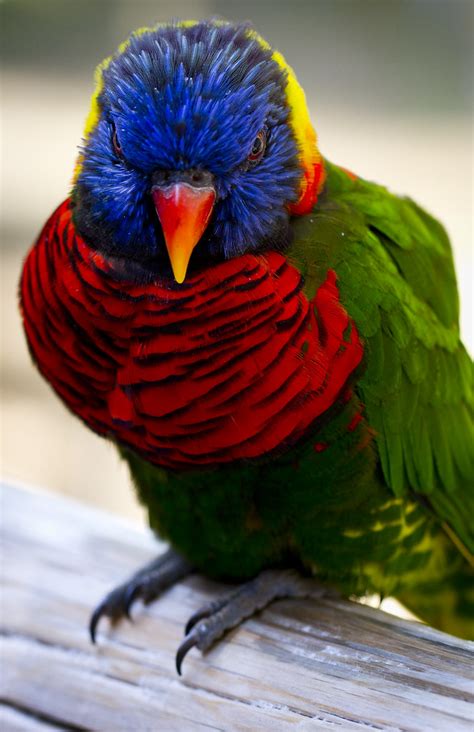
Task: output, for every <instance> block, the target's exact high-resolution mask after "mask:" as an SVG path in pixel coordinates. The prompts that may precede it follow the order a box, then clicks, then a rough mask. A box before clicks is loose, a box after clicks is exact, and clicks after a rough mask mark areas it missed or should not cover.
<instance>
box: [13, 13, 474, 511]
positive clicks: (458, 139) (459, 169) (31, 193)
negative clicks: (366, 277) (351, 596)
mask: <svg viewBox="0 0 474 732" xmlns="http://www.w3.org/2000/svg"><path fill="white" fill-rule="evenodd" d="M472 8H473V4H472V3H471V2H470V0H444V1H437V0H407V1H403V0H385V1H383V0H325V1H324V2H321V1H320V0H308V1H307V2H305V1H304V0H285V1H282V0H273V1H270V0H269V1H268V2H265V1H264V0H263V1H262V0H260V1H259V0H253V1H252V2H246V1H245V0H240V1H237V0H192V1H189V2H188V1H187V0H173V2H168V1H166V0H154V1H153V2H151V1H149V2H148V1H145V0H108V1H107V0H81V1H80V2H78V1H76V2H74V1H73V0H42V2H39V1H38V0H3V2H1V0H0V12H1V14H2V28H3V31H2V35H3V41H2V49H1V53H2V67H3V82H2V97H3V99H2V102H3V104H2V134H1V142H2V271H1V278H2V280H1V297H2V310H1V317H2V325H1V339H2V341H1V351H2V361H3V364H2V368H3V370H2V380H1V389H2V394H1V398H2V423H1V428H2V435H1V462H2V472H3V475H4V477H6V478H8V479H14V480H19V481H22V482H26V483H30V484H35V485H40V486H43V487H45V488H48V489H49V490H53V491H59V492H62V493H65V494H69V495H73V496H76V497H78V498H80V499H81V500H85V501H88V502H91V503H94V504H96V505H99V506H102V507H105V508H107V509H110V510H112V511H114V512H117V513H120V514H123V515H126V516H128V517H129V518H131V519H133V520H136V521H142V522H143V521H144V520H145V519H144V514H143V512H142V511H141V509H140V508H139V507H138V505H137V503H136V501H135V497H134V495H133V491H132V489H131V487H130V484H129V480H128V475H127V471H126V468H125V466H124V465H123V464H122V463H121V462H120V461H119V459H118V457H117V455H116V453H115V450H114V449H113V447H112V446H111V445H109V444H108V443H106V442H105V441H103V440H101V439H100V438H99V437H96V436H95V435H93V434H92V433H90V432H89V431H88V430H87V429H85V428H84V427H83V425H82V424H81V423H80V422H79V421H77V420H76V419H75V418H74V417H72V416H71V415H70V414H69V413H68V412H67V411H66V409H65V408H64V407H63V406H62V404H61V403H60V402H59V400H58V399H57V397H56V396H54V395H53V393H52V392H51V391H50V389H49V388H48V386H47V385H46V384H45V383H44V382H43V381H42V379H41V378H40V377H39V375H38V374H37V373H36V371H35V370H34V368H33V367H32V365H31V362H30V359H29V356H28V354H27V350H26V347H25V343H24V339H23V334H22V331H21V325H20V319H19V315H18V309H17V283H18V278H19V273H20V268H21V263H22V258H23V257H24V255H25V253H26V251H27V249H28V248H29V246H30V245H31V243H32V242H33V240H34V238H35V237H36V235H37V233H38V231H39V229H40V228H41V226H42V225H43V223H44V222H45V220H46V218H47V217H48V216H49V215H50V213H51V212H52V210H53V209H54V208H55V207H56V206H57V205H58V203H59V202H60V201H61V200H63V199H64V198H65V197H66V196H67V194H68V192H69V187H70V180H71V173H72V169H73V165H74V160H75V156H76V146H77V144H78V143H79V142H80V139H81V133H82V129H83V124H84V119H85V116H86V114H87V111H88V105H89V96H90V94H91V91H92V89H93V81H92V79H93V71H94V67H95V66H96V64H97V63H99V62H100V61H101V60H102V58H104V57H105V56H107V55H109V54H110V53H112V52H113V51H114V50H115V48H116V47H117V45H118V44H119V43H120V42H121V41H122V40H123V39H124V38H125V37H126V36H127V35H128V34H129V32H130V31H132V30H134V29H135V28H137V27H139V26H144V25H153V24H154V23H155V22H157V21H165V20H169V19H170V18H173V17H175V18H202V17H207V16H210V15H219V16H223V17H224V18H226V19H229V20H252V21H253V23H254V25H255V26H256V28H257V29H258V30H259V31H260V33H261V34H262V35H263V36H264V37H265V38H266V39H267V40H268V41H269V42H270V43H271V44H272V45H273V46H275V47H277V48H278V49H279V50H280V51H282V52H283V54H284V55H285V57H286V58H287V60H288V61H289V63H290V64H291V65H292V66H293V67H294V69H295V70H296V72H297V75H298V77H299V79H300V81H301V83H302V85H303V87H304V88H305V90H306V94H307V97H308V101H309V107H310V110H311V113H312V118H313V122H314V124H315V127H316V130H317V132H318V135H319V140H320V147H321V150H322V152H323V154H324V155H325V156H326V157H328V158H329V159H331V160H333V161H334V162H337V163H341V164H343V165H344V166H346V167H348V168H350V169H351V170H353V171H355V172H357V173H358V174H359V175H361V176H363V177H366V178H369V179H372V180H376V181H378V182H380V183H384V184H386V185H387V186H389V187H390V188H391V189H392V190H394V191H396V192H400V193H405V194H409V195H410V196H412V197H413V198H415V199H416V200H417V201H418V202H419V203H420V204H421V205H422V206H424V207H425V208H427V209H428V210H429V211H431V212H432V213H434V214H435V215H436V216H437V217H438V218H440V219H441V221H443V222H444V224H445V225H446V227H447V229H448V232H449V234H450V236H451V238H452V242H453V246H454V252H455V258H456V266H457V272H458V277H459V281H460V289H461V298H462V303H463V319H462V331H463V336H464V339H465V341H466V342H467V343H468V345H469V347H470V350H471V353H472V352H473V351H474V332H473V319H472V313H473V296H472V280H473V251H472V192H473V191H472V176H473V170H472V168H473V140H472V61H473V59H472V45H471V44H472V40H471V39H472V31H473V24H472V21H473V17H472Z"/></svg>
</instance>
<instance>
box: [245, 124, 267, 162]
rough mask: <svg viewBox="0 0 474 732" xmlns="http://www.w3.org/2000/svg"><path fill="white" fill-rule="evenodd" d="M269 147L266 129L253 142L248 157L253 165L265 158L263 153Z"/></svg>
mask: <svg viewBox="0 0 474 732" xmlns="http://www.w3.org/2000/svg"><path fill="white" fill-rule="evenodd" d="M266 146H267V131H266V129H265V128H263V129H262V130H260V132H259V133H258V135H257V137H256V138H255V140H254V141H253V145H252V149H251V150H250V153H249V155H248V158H247V159H248V160H249V162H251V163H258V162H259V161H260V160H261V159H262V158H263V153H264V152H265V148H266Z"/></svg>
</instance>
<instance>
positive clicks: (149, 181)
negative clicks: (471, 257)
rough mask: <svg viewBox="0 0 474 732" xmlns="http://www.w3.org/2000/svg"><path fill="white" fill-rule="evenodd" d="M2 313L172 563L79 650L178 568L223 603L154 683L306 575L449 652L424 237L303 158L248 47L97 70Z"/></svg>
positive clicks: (143, 36) (265, 59) (461, 577)
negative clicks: (98, 446)
mask: <svg viewBox="0 0 474 732" xmlns="http://www.w3.org/2000/svg"><path fill="white" fill-rule="evenodd" d="M21 309H22V313H23V319H24V327H25V331H26V336H27V339H28V343H29V347H30V350H31V354H32V357H33V359H34V361H35V362H36V365H37V366H38V368H39V370H40V371H41V373H42V374H43V376H44V377H45V378H46V379H47V380H48V381H49V382H50V384H51V385H52V387H53V389H54V390H55V391H56V392H57V394H58V395H59V396H60V398H61V399H62V400H63V401H64V402H65V403H66V405H67V406H68V407H69V409H70V410H71V411H72V412H73V413H74V414H76V415H77V416H78V417H80V418H81V419H82V420H83V421H84V422H85V423H86V424H87V425H88V426H89V427H90V428H91V429H93V430H94V431H95V432H97V433H99V434H100V435H103V436H105V437H108V438H109V439H112V440H113V441H114V442H115V443H116V444H117V446H118V449H119V450H120V453H121V454H122V456H123V457H124V459H125V460H126V461H127V462H128V464H129V466H130V470H131V474H132V478H133V481H134V483H135V485H136V488H137V491H138V495H139V497H140V499H141V501H143V502H144V504H145V505H146V506H147V508H148V511H149V516H150V523H151V526H152V527H153V529H155V530H156V532H157V533H158V534H159V535H160V536H162V537H164V538H166V539H167V540H168V541H169V542H170V545H171V547H172V549H170V551H169V552H167V553H166V554H165V555H164V556H162V557H160V558H158V559H157V560H156V561H155V562H152V563H151V564H150V565H148V566H147V567H145V568H144V569H142V570H140V571H139V572H137V573H136V574H135V575H134V576H133V577H132V578H131V579H130V581H129V582H127V583H125V584H124V585H122V586H121V587H119V588H117V589H116V590H114V591H113V592H111V593H110V594H109V595H108V596H107V597H106V598H105V600H103V602H102V603H101V604H100V605H99V606H98V608H97V609H96V611H95V613H94V614H93V616H92V620H91V634H92V638H93V639H94V637H95V633H96V626H97V623H98V621H99V619H100V618H101V616H103V615H105V616H108V617H110V618H111V619H112V620H117V619H119V618H120V617H122V616H123V615H126V614H128V611H129V608H130V605H131V603H132V602H133V600H134V599H135V598H137V597H140V598H142V599H143V600H144V601H145V602H149V601H151V600H152V599H154V598H155V597H156V596H157V595H158V594H159V592H160V591H162V590H163V589H164V588H166V587H167V586H169V585H171V584H172V583H173V582H174V581H176V580H177V579H179V578H181V577H183V576H184V575H186V574H187V573H189V572H191V571H200V572H203V573H206V574H208V575H210V576H213V577H215V578H222V579H225V580H235V581H242V582H244V584H243V585H242V586H241V587H240V588H239V589H237V590H236V591H235V592H234V593H233V594H232V595H231V596H229V597H226V598H223V599H221V600H218V601H215V602H213V603H211V604H210V605H208V606H206V607H204V608H202V609H201V610H200V611H199V612H198V613H196V614H195V615H194V616H193V617H192V618H191V619H190V622H189V623H188V627H187V629H186V637H185V640H184V641H183V644H182V645H181V647H180V649H179V651H178V656H177V666H178V671H180V667H181V662H182V659H183V657H184V654H185V653H186V652H187V650H188V649H189V648H191V647H192V646H197V647H198V648H200V649H205V648H207V647H208V646H209V645H210V644H211V643H212V642H213V640H215V639H216V638H217V637H219V636H220V635H221V634H222V633H223V632H224V631H225V630H226V629H227V628H229V627H232V626H234V625H236V624H237V623H239V622H240V621H241V620H242V619H243V618H244V617H247V616H249V615H250V614H252V613H253V612H255V611H256V610H258V609H260V608H262V607H263V606H265V605H266V604H268V603H269V602H271V601H272V600H274V599H275V598H277V597H281V596H297V595H300V594H307V593H310V592H311V587H312V586H313V581H312V580H311V579H308V576H310V575H314V576H315V577H317V578H319V579H320V580H322V581H323V582H325V583H326V584H328V585H330V586H335V587H336V588H338V590H339V591H341V592H342V593H344V594H345V595H359V596H360V595H363V594H365V593H373V592H375V593H380V594H381V595H393V596H395V597H397V598H399V599H400V600H401V601H402V602H403V603H405V604H406V605H407V606H408V607H409V608H410V609H412V610H413V611H414V612H415V613H417V614H418V615H419V616H420V617H421V618H423V619H425V620H426V621H428V622H429V623H431V624H433V625H436V626H437V627H439V628H442V629H444V630H446V631H449V632H452V633H455V634H459V635H463V636H469V635H472V632H473V628H472V609H473V598H472V594H471V597H470V596H469V592H471V593H472V553H473V551H474V534H473V526H472V516H473V515H474V511H473V507H474V498H473V496H474V494H473V485H474V468H473V450H472V445H473V444H474V442H473V424H472V413H473V405H474V402H473V378H472V375H473V372H472V364H471V361H470V359H469V357H468V355H467V353H466V351H465V349H464V347H463V346H462V344H461V342H460V338H459V329H458V300H457V292H456V281H455V274H454V269H453V262H452V257H451V251H450V245H449V241H448V238H447V236H446V233H445V232H444V230H443V227H442V226H441V225H440V224H439V223H438V222H437V221H436V220H435V219H433V218H432V217H431V216H430V215H428V214H427V213H426V212H424V211H423V210H421V209H420V208H419V207H418V206H417V205H416V204H415V203H413V202H412V201H411V200H409V199H407V198H399V197H397V196H395V195H392V194H391V193H389V192H388V191H387V190H386V189H385V188H383V187H381V186H378V185H375V184H373V183H369V182H367V181H365V180H361V179H360V178H357V177H356V176H355V175H353V174H352V173H350V172H348V171H346V170H345V169H343V168H340V167H337V166H335V165H332V164H331V163H329V162H328V161H327V160H325V159H323V158H322V156H321V155H320V153H319V150H318V147H317V140H316V135H315V132H314V130H313V127H312V124H311V121H310V118H309V114H308V110H307V107H306V102H305V96H304V92H303V90H302V89H301V87H300V86H299V84H298V82H297V80H296V77H295V75H294V73H293V71H292V70H291V69H290V68H289V66H288V65H287V64H286V62H285V60H284V59H283V57H282V56H281V54H280V53H278V52H276V51H274V50H273V49H272V48H271V47H270V46H269V45H268V44H267V43H266V42H265V41H264V40H263V39H262V38H261V37H260V36H259V35H258V34H257V33H256V32H255V31H254V30H253V29H252V28H251V27H250V26H249V25H233V24H230V23H226V22H222V21H215V20H212V21H203V22H183V23H172V24H168V25H160V26H157V27H155V28H153V29H144V30H140V31H137V32H136V33H135V34H133V35H132V36H131V37H130V38H129V40H128V41H126V42H125V43H124V44H123V45H122V46H121V47H120V48H119V50H118V51H117V53H116V54H115V55H114V56H112V57H111V58H109V59H107V60H106V61H105V62H103V63H102V64H101V66H99V69H98V72H97V88H96V91H95V93H94V95H93V98H92V104H91V111H90V114H89V117H88V120H87V124H86V130H85V139H84V144H83V146H82V148H81V150H80V154H79V158H78V162H77V167H76V171H75V175H74V182H73V188H72V193H71V197H70V198H68V199H67V200H66V201H64V202H63V203H62V204H61V205H60V206H59V208H58V209H57V210H56V211H55V212H54V213H53V214H52V216H51V218H50V219H49V221H48V222H47V224H46V225H45V227H44V229H43V231H42V232H41V234H40V236H39V238H38V240H37V242H36V244H35V245H34V247H33V248H32V250H31V251H30V253H29V254H28V256H27V258H26V261H25V264H24V269H23V275H22V280H21ZM305 575H306V577H305Z"/></svg>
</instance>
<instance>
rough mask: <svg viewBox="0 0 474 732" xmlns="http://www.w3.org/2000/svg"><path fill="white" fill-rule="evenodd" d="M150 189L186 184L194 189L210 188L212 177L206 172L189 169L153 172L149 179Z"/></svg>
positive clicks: (212, 182)
mask: <svg viewBox="0 0 474 732" xmlns="http://www.w3.org/2000/svg"><path fill="white" fill-rule="evenodd" d="M151 183H152V187H155V186H156V187H160V186H161V187H166V186H169V185H171V184H174V183H187V184H188V185H191V186H194V187H195V188H210V187H212V186H213V185H214V176H213V175H212V173H210V172H209V171H208V170H202V169H201V168H190V169H189V170H155V171H154V173H153V175H152V177H151Z"/></svg>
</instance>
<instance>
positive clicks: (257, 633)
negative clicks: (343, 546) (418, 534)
mask: <svg viewBox="0 0 474 732" xmlns="http://www.w3.org/2000/svg"><path fill="white" fill-rule="evenodd" d="M3 506H4V511H3V514H4V515H3V543H4V547H3V562H2V565H3V582H4V587H3V591H2V635H3V638H2V641H3V648H2V666H3V672H2V680H1V685H2V698H3V705H4V706H3V708H2V711H1V715H0V721H1V722H2V727H1V728H2V730H37V731H40V730H41V731H42V732H46V730H52V729H56V730H57V729H58V728H59V729H74V730H82V729H87V730H100V732H104V731H108V730H110V731H113V732H116V731H119V730H124V731H127V732H130V731H133V732H135V730H165V732H172V731H173V730H177V731H179V732H188V731H189V732H194V730H205V729H219V730H266V729H272V730H286V729H297V730H298V731H299V732H300V731H301V730H310V729H318V728H320V729H335V730H336V729H343V730H346V729H347V730H356V729H360V730H362V729H364V730H367V729H377V730H429V732H433V730H442V731H443V732H446V731H448V732H455V731H456V730H469V731H470V732H472V729H473V727H472V715H473V707H472V706H471V705H470V704H469V700H470V699H471V701H472V692H473V664H472V661H473V647H474V644H472V643H467V642H465V641H462V640H459V639H458V638H454V637H452V636H449V635H445V634H443V633H439V632H437V631H435V630H432V629H431V628H428V627H426V626H424V625H421V624H419V623H413V622H408V621H404V620H400V619H398V618H396V617H393V616H390V615H387V614H385V613H383V612H381V611H379V610H374V609H372V608H369V607H366V606H363V605H360V604H357V603H351V602H344V601H338V600H333V599H332V600H329V599H326V600H322V601H318V602H314V601H310V600H309V601H296V600H284V601H279V602H278V603H275V604H274V605H272V606H271V607H269V608H268V609H266V610H264V611H263V612H262V613H260V615H258V616H256V617H254V618H252V619H250V620H248V621H247V622H245V623H244V624H243V625H242V626H241V627H240V628H238V629H236V630H234V631H232V632H230V633H228V634H227V635H226V636H225V638H224V639H223V640H222V642H221V643H219V644H218V645H217V646H215V647H214V648H213V649H211V650H210V651H209V652H208V653H207V654H206V655H205V656H201V654H200V653H199V652H198V651H196V650H193V651H192V652H191V653H190V654H189V656H188V657H187V659H186V661H185V665H184V675H183V677H182V678H179V677H178V676H177V675H176V672H175V669H174V654H175V651H176V648H177V646H178V644H179V642H180V640H181V638H182V634H183V627H184V624H185V622H186V620H187V619H188V617H189V615H190V614H191V613H192V612H193V611H195V610H196V609H197V608H198V607H199V606H200V605H201V604H202V603H203V602H205V601H207V600H209V599H210V598H213V597H215V596H216V595H218V594H219V593H222V591H223V590H224V591H225V590H226V589H227V588H226V587H223V586H221V585H217V584H216V583H212V582H210V581H207V580H205V579H203V578H201V577H198V576H196V575H195V576H191V577H189V578H188V579H187V580H186V581H184V582H181V583H179V584H178V585H177V586H175V587H173V588H172V589H171V590H169V591H167V592H165V593H164V594H163V596H162V597H161V598H160V599H159V600H157V601H156V602H155V603H154V604H153V605H151V606H149V607H147V608H146V609H145V608H143V607H137V608H135V612H134V616H135V622H133V624H130V623H128V622H123V623H121V624H120V625H118V626H117V627H116V628H115V629H113V630H112V629H110V627H109V625H108V623H107V621H102V624H101V626H100V628H99V638H98V641H99V644H98V646H96V647H94V646H92V645H91V643H90V641H89V638H88V634H87V622H88V617H89V613H90V611H91V609H92V608H93V607H94V605H95V604H96V603H97V602H98V600H100V599H101V598H102V596H103V595H104V594H105V592H106V591H108V590H109V589H110V588H111V587H112V586H113V585H114V583H118V582H119V581H121V580H123V579H124V578H125V577H126V576H127V575H128V574H129V573H130V572H132V571H133V570H135V569H137V567H138V566H139V565H140V564H142V563H144V562H145V561H147V560H149V559H150V557H152V556H153V555H155V554H157V553H158V551H160V550H161V549H163V548H164V547H163V545H159V544H157V542H156V541H155V540H154V539H153V538H152V537H151V536H150V535H149V534H147V533H145V532H143V531H140V530H138V529H137V528H135V527H134V526H132V525H129V524H128V523H126V522H125V521H121V520H119V519H117V518H114V517H112V516H109V515H105V514H104V513H101V512H99V511H97V510H94V509H91V508H87V507H85V506H82V505H81V504H78V503H75V502H73V501H71V500H69V499H65V498H61V497H58V496H53V495H50V494H45V493H40V492H32V491H27V490H24V489H20V488H15V487H12V486H5V487H4V498H3Z"/></svg>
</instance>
